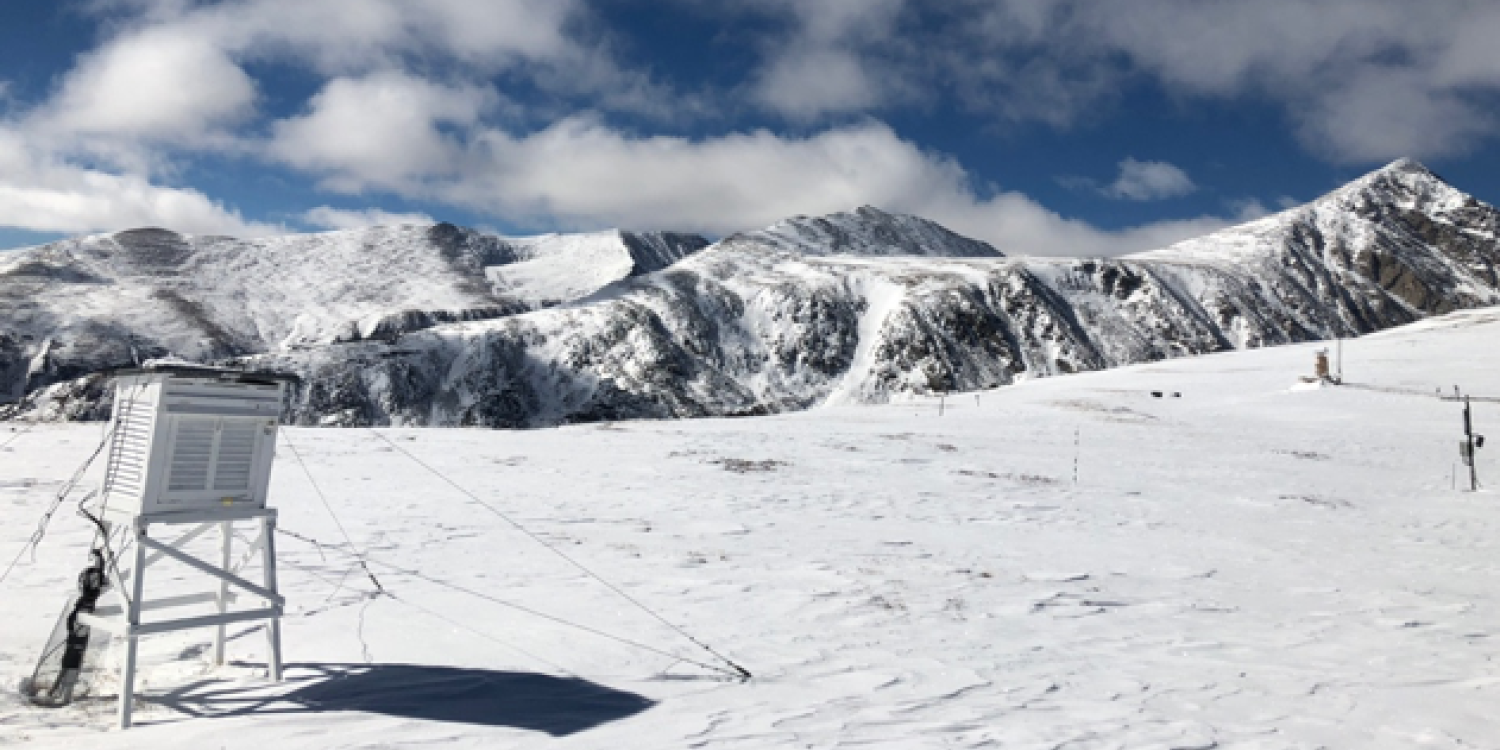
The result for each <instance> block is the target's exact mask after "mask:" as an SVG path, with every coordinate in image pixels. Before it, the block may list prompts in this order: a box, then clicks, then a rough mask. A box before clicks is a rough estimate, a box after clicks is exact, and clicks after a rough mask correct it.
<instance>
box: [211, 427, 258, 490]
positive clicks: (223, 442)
mask: <svg viewBox="0 0 1500 750" xmlns="http://www.w3.org/2000/svg"><path fill="white" fill-rule="evenodd" d="M257 426H258V425H257V423H255V422H246V421H242V420H227V419H226V420H224V427H223V429H221V430H220V431H219V460H218V462H217V464H216V465H215V467H214V489H215V490H224V491H234V490H241V491H243V490H248V489H250V470H251V468H252V467H253V465H254V462H255V430H256V428H257Z"/></svg>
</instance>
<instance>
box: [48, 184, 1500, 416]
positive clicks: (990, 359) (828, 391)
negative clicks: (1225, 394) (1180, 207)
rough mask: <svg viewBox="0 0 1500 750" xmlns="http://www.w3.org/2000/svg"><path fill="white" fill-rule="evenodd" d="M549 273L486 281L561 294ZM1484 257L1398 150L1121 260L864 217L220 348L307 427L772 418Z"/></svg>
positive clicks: (1341, 301)
mask: <svg viewBox="0 0 1500 750" xmlns="http://www.w3.org/2000/svg"><path fill="white" fill-rule="evenodd" d="M556 257H567V256H565V255H562V254H558V255H557V256H556ZM561 265H565V264H561V263H560V264H555V265H553V266H550V267H548V268H550V270H548V269H541V270H536V271H535V272H532V271H531V270H530V266H529V265H528V264H527V263H520V264H516V265H512V266H504V267H503V268H501V269H500V270H498V271H495V272H494V275H493V278H494V279H497V280H501V281H502V282H503V276H504V275H505V274H514V275H515V276H514V278H515V279H517V280H523V281H525V283H526V284H531V285H532V287H531V288H535V289H559V288H565V287H568V285H569V284H570V283H572V282H571V281H570V278H571V277H568V276H566V275H565V274H560V273H555V271H557V270H558V266H561ZM1497 266H1500V212H1497V211H1496V210H1495V209H1493V208H1491V207H1489V206H1486V205H1484V204H1482V203H1479V202H1478V201H1476V200H1474V199H1473V198H1471V197H1469V196H1466V195H1464V194H1463V193H1461V192H1459V191H1458V190H1456V189H1454V188H1452V187H1451V186H1449V185H1447V184H1446V183H1444V182H1443V181H1442V180H1440V179H1439V178H1438V177H1437V176H1435V175H1433V174H1432V173H1430V172H1428V171H1427V170H1426V169H1425V168H1423V167H1422V166H1420V165H1418V164H1416V163H1415V162H1411V161H1400V162H1396V163H1394V164H1392V165H1390V166H1388V167H1386V168H1384V169H1381V170H1379V171H1377V172H1374V173H1372V174H1370V175H1368V176H1366V177H1364V178H1362V179H1360V180H1358V181H1356V182H1354V183H1351V184H1350V185H1348V186H1346V187H1344V188H1341V189H1340V190H1338V191H1335V192H1334V193H1331V194H1330V195H1328V196H1325V197H1323V198H1321V199H1319V200H1317V201H1314V202H1313V203H1311V204H1309V205H1307V206H1304V207H1301V208H1297V209H1293V210H1290V211H1286V212H1283V213H1281V214H1277V215H1275V216H1271V217H1267V218H1265V219H1262V220H1260V221H1257V222H1253V223H1251V224H1248V225H1245V226H1243V227H1238V228H1235V229H1230V230H1227V231H1224V232H1220V233H1216V234H1213V235H1209V236H1207V237H1204V238H1200V239H1198V240H1194V241H1192V242H1188V243H1183V244H1180V245H1177V246H1175V247H1172V248H1167V249H1164V250H1160V251H1156V252H1153V253H1146V254H1142V255H1137V256H1134V257H1126V258H1114V259H1077V260H1068V259H1049V258H1024V257H1022V258H1009V257H1002V256H1001V254H1000V252H998V251H997V250H996V249H995V248H992V247H990V246H988V245H985V244H983V243H979V242H975V241H973V240H968V239H965V238H963V237H959V236H958V235H955V234H953V233H951V232H948V231H947V230H945V229H943V228H941V227H939V226H937V225H935V224H932V223H931V222H928V221H925V220H922V219H919V218H916V217H902V216H893V215H889V214H885V213H883V212H880V211H878V210H875V209H870V208H863V209H860V210H859V211H856V212H853V213H844V214H835V215H832V216H828V217H823V218H805V217H804V218H797V219H792V220H788V221H786V222H782V223H780V224H777V225H775V226H773V227H770V228H768V229H766V230H762V231H758V232H749V233H745V234H740V235H735V236H732V237H729V238H726V239H724V240H723V241H721V242H718V243H716V244H714V245H713V246H711V247H708V248H706V249H704V250H702V251H700V252H697V253H695V254H692V255H690V256H688V257H685V258H683V259H682V260H680V261H678V262H676V263H673V264H672V265H670V266H668V267H666V268H663V269H662V270H660V271H657V272H655V273H650V274H644V275H639V276H636V277H633V278H631V279H628V280H626V281H624V282H622V283H619V284H615V285H612V286H610V287H608V289H607V290H605V291H603V292H601V293H599V294H596V295H592V296H589V297H586V298H583V299H579V300H578V301H576V302H575V303H574V304H570V305H566V306H561V307H554V308H550V309H543V310H533V311H531V312H528V313H525V314H519V315H510V316H506V317H503V318H497V319H490V320H481V321H475V322H467V323H455V324H449V325H441V326H427V325H400V326H393V327H392V328H393V329H394V330H395V332H394V333H392V334H391V335H384V336H372V335H371V333H370V330H369V329H368V328H360V329H357V330H355V331H354V332H353V333H351V335H349V336H345V337H342V340H341V342H340V343H337V344H333V345H319V346H307V347H295V348H293V347H283V348H281V349H279V350H274V351H267V353H264V354H257V355H255V356H249V357H244V358H241V359H238V360H236V361H238V362H240V363H243V364H247V365H249V366H252V367H269V368H276V369H286V370H292V371H295V372H298V373H301V374H302V375H303V376H304V377H305V378H306V380H307V387H306V388H305V389H304V390H303V391H302V392H301V393H300V394H299V395H298V399H297V403H296V405H295V408H294V411H295V417H296V419H297V420H299V421H300V422H301V423H304V424H343V425H367V424H396V425H485V426H505V427H518V426H544V425H555V424H563V423H569V422H580V421H599V420H614V419H626V418H657V417H698V416H713V415H746V414H766V413H777V412H783V411H788V410H797V409H805V408H809V407H814V406H819V405H836V404H842V403H850V402H881V401H885V400H888V399H891V398H893V397H897V396H900V395H902V394H912V393H930V392H938V391H956V390H968V389H974V388H988V387H993V386H997V385H1004V384H1008V383H1014V382H1017V381H1021V380H1026V379H1028V378H1034V377H1041V376H1048V375H1054V374H1064V373H1073V372H1079V371H1087V370H1098V369H1102V368H1108V367H1116V366H1120V365H1125V364H1131V363H1139V362H1148V361H1154V360H1159V359H1164V358H1171V357H1180V356H1186V355H1196V354H1205V353H1209V352H1217V351H1225V350H1229V349H1241V348H1254V347H1262V346H1268V345H1275V344H1286V343H1292V342H1300V341H1310V340H1315V339H1325V338H1331V337H1334V336H1339V335H1342V336H1350V335H1355V334H1359V333H1367V332H1370V331H1375V330H1380V329H1384V328H1389V327H1391V326H1396V325H1401V324H1404V323H1409V322H1412V321H1414V320H1418V319H1420V318H1423V317H1425V316H1428V315H1431V314H1435V313H1444V312H1447V311H1450V310H1454V309H1457V308H1471V307H1480V306H1487V305H1495V304H1500V276H1497ZM613 275H614V274H613V273H612V274H611V277H612V276H613ZM593 285H594V284H593V282H591V281H585V282H582V283H581V286H580V287H579V289H584V288H589V287H592V286H593ZM575 291H576V290H574V291H568V292H567V293H566V294H563V295H562V296H567V295H568V294H573V293H575ZM541 296H545V294H542V295H541ZM512 299H524V300H528V304H531V305H532V306H535V304H534V303H535V302H536V301H537V299H538V297H537V296H536V295H533V296H531V297H520V298H517V297H512ZM475 317H479V316H475ZM423 322H424V323H426V322H428V321H423ZM419 328H420V329H422V330H416V329H419ZM319 330H321V329H319ZM354 334H358V335H354ZM372 338H374V339H376V340H374V341H371V340H369V339H372ZM356 339H362V340H356ZM97 386H98V383H97V382H95V381H91V380H84V381H78V382H75V383H71V384H66V385H64V386H60V387H59V388H58V389H57V390H55V391H53V392H50V393H45V394H43V395H42V397H41V398H38V399H36V400H34V401H33V402H31V403H28V404H25V405H23V407H22V408H21V409H19V410H18V411H20V412H22V413H28V414H32V415H42V416H64V417H78V416H86V415H88V414H91V413H92V414H97V413H98V402H97V395H98V394H97Z"/></svg>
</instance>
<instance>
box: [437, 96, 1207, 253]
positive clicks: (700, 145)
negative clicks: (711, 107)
mask: <svg viewBox="0 0 1500 750" xmlns="http://www.w3.org/2000/svg"><path fill="white" fill-rule="evenodd" d="M465 164H466V171H465V172H464V173H463V174H462V175H461V176H458V177H454V178H448V179H444V180H436V181H427V182H422V183H413V184H412V185H410V186H409V188H408V191H409V193H408V194H410V195H412V196H413V197H423V198H428V199H437V200H441V201H444V202H448V203H451V204H457V205H462V206H465V207H468V208H470V209H473V210H477V211H480V212H484V213H487V214H490V215H494V216H501V217H504V218H506V219H507V220H508V221H510V222H511V223H514V224H518V225H523V226H530V227H533V228H556V227H599V226H627V227H641V228H645V227H649V228H673V229H683V230H694V231H702V232H708V233H712V234H727V233H730V232H734V231H739V230H743V229H754V228H759V227H762V226H765V225H768V224H771V223H773V222H775V221H778V220H780V219H783V218H786V217H788V216H793V215H798V214H811V215H816V214H824V213H831V212H835V211H843V210H849V209H852V208H854V207H857V206H860V205H863V204H872V205H876V206H879V207H881V208H884V209H886V210H891V211H899V212H908V213H914V214H918V215H922V216H926V217H928V218H931V219H933V220H936V221H939V222H942V223H944V224H946V225H948V226H949V227H950V228H952V229H954V230H955V231H958V232H961V233H964V234H968V235H970V236H974V237H978V238H980V239H983V240H986V241H989V242H991V243H993V244H995V245H996V246H997V247H999V248H1000V249H1001V250H1002V251H1004V252H1007V253H1011V254H1037V255H1077V254H1084V255H1116V254H1121V253H1125V252H1132V251H1136V250H1142V249H1149V248H1152V247H1156V246H1159V245H1162V244H1168V243H1170V242H1172V241H1176V240H1179V239H1184V238H1186V237H1190V236H1194V235H1196V234H1200V233H1202V232H1205V231H1211V230H1213V229H1218V228H1221V227H1223V226H1225V225H1226V224H1227V222H1226V221H1224V220H1222V219H1218V218H1213V217H1205V218H1200V219H1193V220H1189V221H1183V222H1167V223H1162V224H1154V225H1150V226H1145V227H1139V228H1134V229H1129V230H1125V231H1121V232H1106V231H1101V230H1098V229H1095V228H1093V227H1091V226H1089V225H1088V224H1086V223H1084V222H1079V221H1073V220H1069V219H1065V218H1062V217H1060V216H1058V215H1057V214H1056V213H1054V212H1052V211H1049V210H1047V209H1046V208H1044V207H1042V206H1040V205H1039V204H1037V203H1036V202H1034V201H1032V200H1031V199H1029V198H1027V197H1026V196H1024V195H1021V194H1019V193H1013V192H1007V193H997V194H993V195H981V194H978V193H976V192H975V191H974V190H973V188H972V187H971V183H972V180H971V178H970V175H968V174H967V173H966V172H965V170H964V169H963V168H962V167H961V166H959V165H958V164H957V163H956V162H954V161H953V160H952V159H950V158H948V157H945V156H942V155H937V154H931V153H928V152H925V151H923V150H922V149H920V148H919V147H917V146H916V145H914V144H912V143H910V142H908V141H905V140H902V139H901V138H900V137H898V136H897V135H896V134H895V132H894V131H892V130H891V129H890V128H889V127H888V126H886V125H884V124H881V123H878V122H866V123H863V124H859V125H853V126H846V127H840V128H833V129H829V130H824V131H821V132H818V133H816V134H813V135H809V136H806V137H784V136H778V135H776V134H773V133H770V132H768V131H764V130H761V131H754V132H750V133H736V134H730V135H726V136H722V137H716V138H706V139H698V140H690V139H684V138H675V137H665V136H654V137H634V136H631V135H628V134H625V133H623V132H621V131H618V130H615V129H612V128H610V127H608V126H606V125H604V124H602V123H601V122H599V121H598V120H597V119H592V118H587V117H575V118H570V119H567V120H564V121H561V122H559V123H557V124H555V125H553V126H552V127H549V128H547V129H545V130H543V131H540V132H536V133H532V134H528V135H521V136H517V135H512V134H509V133H506V132H503V131H499V130H488V131H485V132H483V133H479V134H477V135H476V136H475V137H474V140H473V143H472V144H471V146H470V150H469V154H468V157H467V158H466V161H465Z"/></svg>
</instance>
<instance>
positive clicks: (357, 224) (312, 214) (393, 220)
mask: <svg viewBox="0 0 1500 750" xmlns="http://www.w3.org/2000/svg"><path fill="white" fill-rule="evenodd" d="M302 220H303V221H304V222H306V223H307V224H309V225H311V226H315V227H321V228H323V229H360V228H362V227H377V226H391V225H394V224H433V223H436V222H434V221H433V219H432V217H431V216H428V215H427V214H423V213H391V212H390V211H382V210H380V209H378V208H366V209H345V208H334V207H332V206H318V207H317V208H314V209H311V210H309V211H307V212H306V213H304V214H302Z"/></svg>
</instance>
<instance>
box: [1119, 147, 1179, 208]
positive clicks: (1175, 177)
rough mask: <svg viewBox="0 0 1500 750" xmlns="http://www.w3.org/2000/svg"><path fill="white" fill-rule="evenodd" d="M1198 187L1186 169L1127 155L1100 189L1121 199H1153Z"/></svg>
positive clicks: (1174, 196)
mask: <svg viewBox="0 0 1500 750" xmlns="http://www.w3.org/2000/svg"><path fill="white" fill-rule="evenodd" d="M1197 189H1198V186H1197V185H1194V184H1193V180H1192V179H1191V178H1189V177H1188V175H1187V172H1184V171H1182V170H1181V169H1179V168H1178V167H1176V166H1174V165H1172V164H1169V163H1167V162H1164V161H1138V160H1136V159H1135V158H1133V157H1128V156H1127V157H1125V159H1124V161H1121V162H1120V176H1119V177H1116V178H1115V181H1114V182H1112V183H1110V184H1108V185H1105V186H1104V187H1102V188H1101V189H1100V192H1102V193H1103V194H1105V195H1107V196H1109V197H1111V198H1118V199H1122V200H1132V201H1154V200H1161V199H1163V198H1176V197H1179V196H1183V195H1187V194H1189V193H1191V192H1193V191H1194V190H1197Z"/></svg>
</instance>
